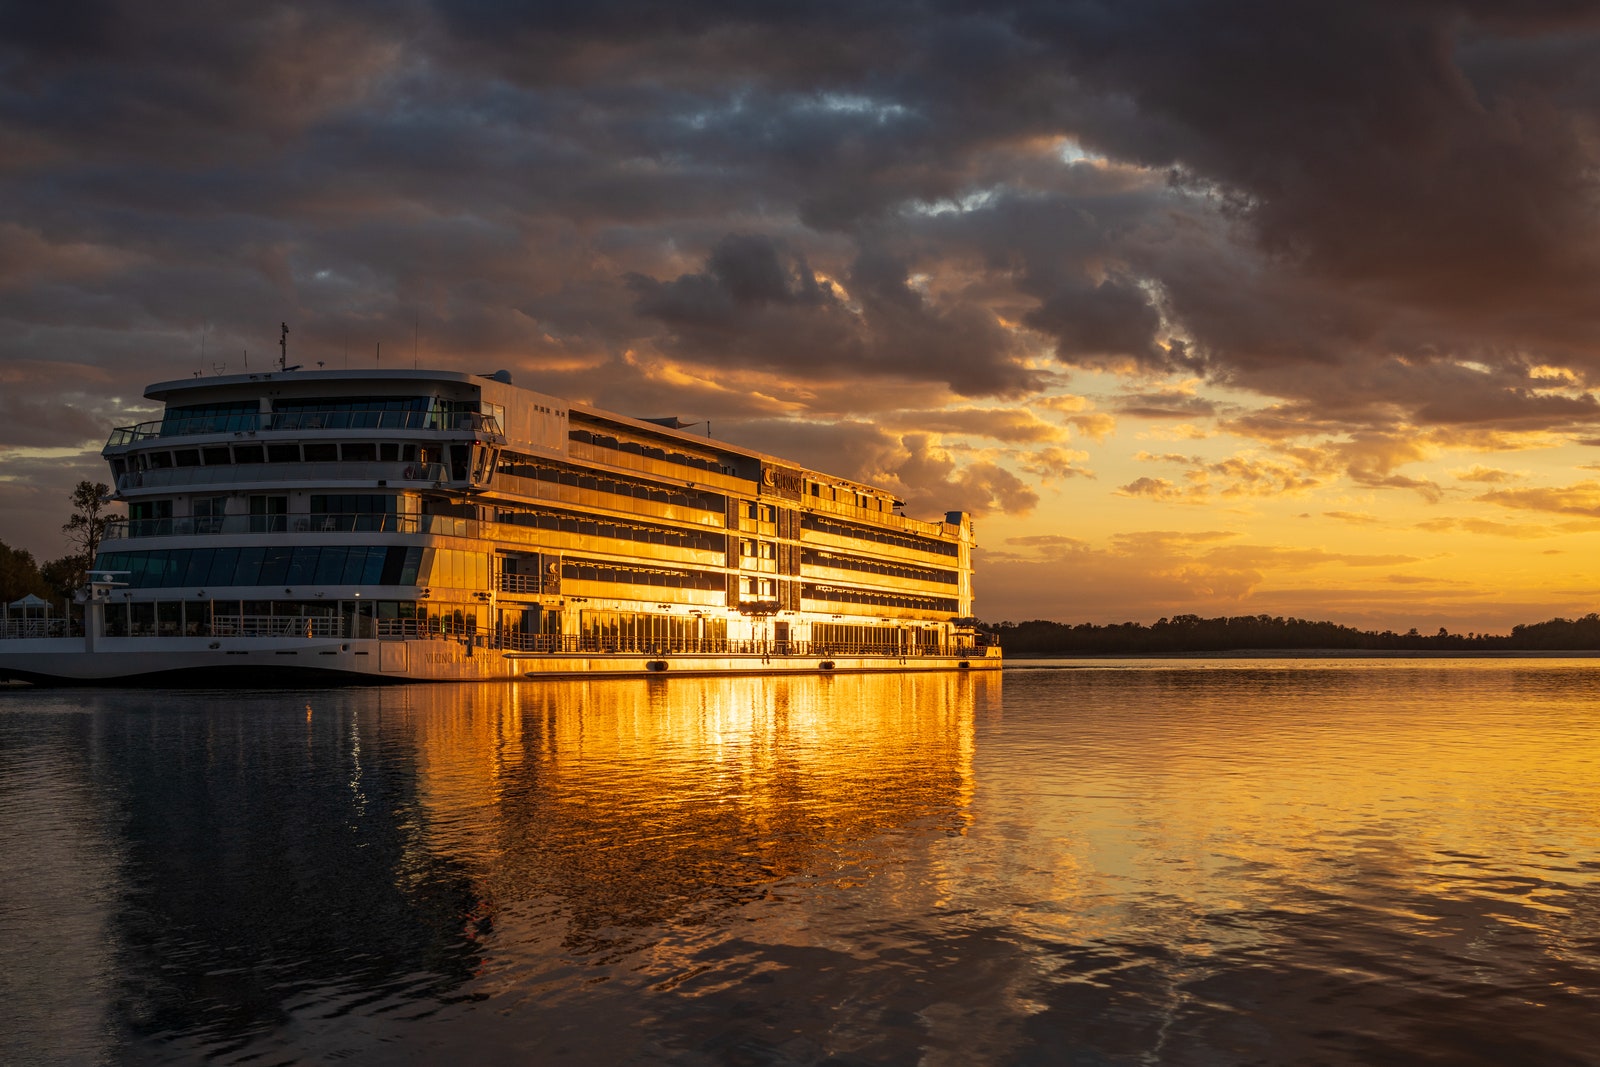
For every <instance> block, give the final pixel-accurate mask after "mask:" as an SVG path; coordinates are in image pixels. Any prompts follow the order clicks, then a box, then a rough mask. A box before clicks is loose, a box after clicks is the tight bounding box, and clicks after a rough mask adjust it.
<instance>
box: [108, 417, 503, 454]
mask: <svg viewBox="0 0 1600 1067" xmlns="http://www.w3.org/2000/svg"><path fill="white" fill-rule="evenodd" d="M304 430H434V431H439V432H451V433H475V434H486V435H488V436H490V437H502V436H504V435H503V434H502V433H501V430H500V423H499V422H498V421H497V420H496V419H495V417H494V416H493V415H481V414H478V413H477V412H471V411H452V412H443V411H385V410H381V409H376V408H371V409H366V408H355V409H352V410H349V411H282V412H268V411H264V412H259V413H254V414H245V415H240V414H228V415H198V416H195V417H193V418H186V419H179V418H172V419H156V420H154V421H152V422H141V423H139V424H138V425H137V426H119V427H118V428H117V429H115V430H112V431H111V436H110V437H109V438H108V439H107V440H106V447H107V448H117V447H120V446H122V445H131V444H136V443H138V442H140V441H148V440H150V439H151V438H156V437H187V436H192V435H195V434H242V433H258V432H272V433H281V432H293V431H304Z"/></svg>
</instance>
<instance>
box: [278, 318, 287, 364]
mask: <svg viewBox="0 0 1600 1067" xmlns="http://www.w3.org/2000/svg"><path fill="white" fill-rule="evenodd" d="M278 327H279V329H281V330H282V331H283V332H282V333H281V334H279V335H278V348H279V349H280V350H282V352H283V354H282V355H280V356H279V357H278V369H279V370H288V369H289V324H288V323H287V322H281V323H279V324H278Z"/></svg>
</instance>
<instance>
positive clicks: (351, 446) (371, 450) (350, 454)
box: [340, 441, 378, 463]
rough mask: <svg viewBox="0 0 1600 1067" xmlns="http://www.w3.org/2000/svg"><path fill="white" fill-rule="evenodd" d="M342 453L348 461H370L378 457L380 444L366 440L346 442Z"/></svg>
mask: <svg viewBox="0 0 1600 1067" xmlns="http://www.w3.org/2000/svg"><path fill="white" fill-rule="evenodd" d="M340 454H341V455H342V456H343V458H344V461H345V462H346V463H370V462H372V461H373V460H375V459H377V458H378V446H377V445H375V444H372V443H370V442H366V441H361V442H354V443H346V444H345V445H344V446H343V447H342V448H341V449H340Z"/></svg>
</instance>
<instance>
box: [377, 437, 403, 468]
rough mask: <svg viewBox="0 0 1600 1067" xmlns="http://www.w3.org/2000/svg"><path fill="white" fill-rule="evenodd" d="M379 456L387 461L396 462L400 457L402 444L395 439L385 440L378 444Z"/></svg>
mask: <svg viewBox="0 0 1600 1067" xmlns="http://www.w3.org/2000/svg"><path fill="white" fill-rule="evenodd" d="M378 458H379V459H381V460H383V461H384V462H386V463H394V462H396V461H398V460H399V459H400V446H399V445H398V444H396V443H394V442H393V441H388V442H385V443H383V444H381V445H379V446H378Z"/></svg>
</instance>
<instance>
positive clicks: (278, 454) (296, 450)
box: [267, 445, 300, 463]
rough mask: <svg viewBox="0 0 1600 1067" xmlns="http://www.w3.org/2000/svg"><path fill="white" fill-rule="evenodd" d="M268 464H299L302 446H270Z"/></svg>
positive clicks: (268, 447)
mask: <svg viewBox="0 0 1600 1067" xmlns="http://www.w3.org/2000/svg"><path fill="white" fill-rule="evenodd" d="M267 462H268V463H299V462H300V446H299V445H268V446H267Z"/></svg>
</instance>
